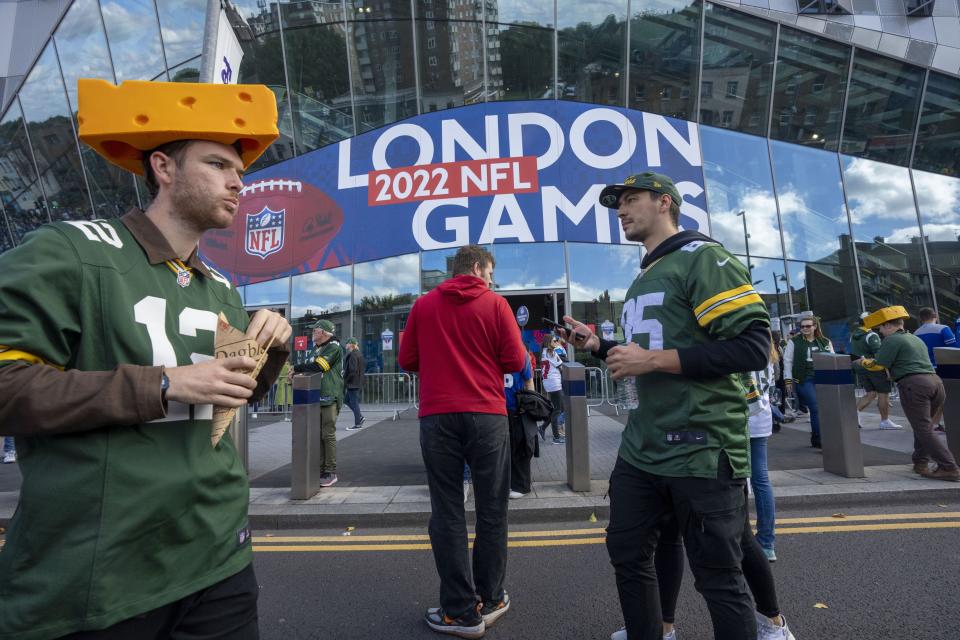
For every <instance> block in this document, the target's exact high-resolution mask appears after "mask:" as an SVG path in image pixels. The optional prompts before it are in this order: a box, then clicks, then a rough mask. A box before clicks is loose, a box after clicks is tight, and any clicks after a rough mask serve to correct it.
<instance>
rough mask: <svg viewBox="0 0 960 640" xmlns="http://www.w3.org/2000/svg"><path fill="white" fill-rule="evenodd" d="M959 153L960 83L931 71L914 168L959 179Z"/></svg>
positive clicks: (925, 95)
mask: <svg viewBox="0 0 960 640" xmlns="http://www.w3.org/2000/svg"><path fill="white" fill-rule="evenodd" d="M957 149H960V82H958V81H957V79H956V78H951V77H949V76H945V75H942V74H939V73H934V72H932V71H931V72H930V77H929V78H928V79H927V91H926V93H924V98H923V114H922V115H921V116H920V131H919V133H918V135H917V147H916V150H915V151H914V156H913V168H914V169H923V170H924V171H932V172H934V173H942V174H944V175H947V176H955V177H956V176H958V175H960V154H958V153H957ZM921 213H922V212H921Z"/></svg>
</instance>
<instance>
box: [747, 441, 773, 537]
mask: <svg viewBox="0 0 960 640" xmlns="http://www.w3.org/2000/svg"><path fill="white" fill-rule="evenodd" d="M750 485H751V486H752V487H753V502H754V504H755V505H756V507H757V542H759V543H760V546H761V547H763V548H764V549H773V544H774V535H773V521H774V519H775V517H776V507H775V506H774V501H773V487H772V486H771V485H770V476H769V475H767V438H766V437H763V438H750Z"/></svg>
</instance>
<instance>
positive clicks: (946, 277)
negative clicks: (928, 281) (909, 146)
mask: <svg viewBox="0 0 960 640" xmlns="http://www.w3.org/2000/svg"><path fill="white" fill-rule="evenodd" d="M913 181H914V184H915V185H916V187H917V200H918V202H919V204H920V219H921V221H923V235H924V238H925V239H926V242H927V255H928V256H929V257H930V268H931V271H932V272H933V289H934V294H935V295H936V296H937V306H938V307H939V311H940V322H941V323H943V324H946V325H950V326H951V327H952V326H953V325H954V322H955V321H957V320H960V180H958V179H956V178H948V177H945V176H940V175H936V174H933V173H924V172H922V171H914V172H913Z"/></svg>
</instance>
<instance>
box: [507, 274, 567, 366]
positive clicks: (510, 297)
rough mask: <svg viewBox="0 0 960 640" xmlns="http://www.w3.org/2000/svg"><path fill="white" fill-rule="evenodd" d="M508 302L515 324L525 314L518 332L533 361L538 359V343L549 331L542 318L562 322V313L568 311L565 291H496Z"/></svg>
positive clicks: (535, 361)
mask: <svg viewBox="0 0 960 640" xmlns="http://www.w3.org/2000/svg"><path fill="white" fill-rule="evenodd" d="M497 293H499V294H500V295H502V296H503V297H505V298H506V299H507V302H509V303H510V309H511V311H513V317H514V318H517V324H520V322H521V321H522V320H523V318H524V316H526V321H525V323H524V324H523V325H522V326H521V327H520V333H521V335H522V336H523V342H524V344H525V345H526V346H527V349H528V350H530V351H531V352H532V353H533V354H534V363H538V362H539V360H540V349H541V346H540V343H541V341H542V339H543V334H545V333H549V332H550V330H551V329H550V327H548V326H547V325H546V323H544V321H543V318H549V319H550V320H553V321H555V322H562V321H563V320H562V318H563V316H564V314H566V313H569V311H568V309H567V292H566V291H564V290H563V289H556V290H550V289H540V290H536V291H497ZM521 308H524V309H526V313H521Z"/></svg>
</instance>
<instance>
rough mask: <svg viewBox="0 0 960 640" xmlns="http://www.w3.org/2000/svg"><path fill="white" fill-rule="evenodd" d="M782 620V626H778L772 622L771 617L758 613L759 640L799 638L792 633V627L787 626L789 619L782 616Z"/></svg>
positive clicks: (790, 639) (794, 639)
mask: <svg viewBox="0 0 960 640" xmlns="http://www.w3.org/2000/svg"><path fill="white" fill-rule="evenodd" d="M780 621H781V622H783V626H782V627H778V626H777V625H775V624H773V623H772V622H770V618H768V617H767V616H764V615H761V614H759V613H758V614H757V640H797V639H796V637H794V635H793V634H792V633H790V627H788V626H787V619H786V618H784V617H783V616H780Z"/></svg>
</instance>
